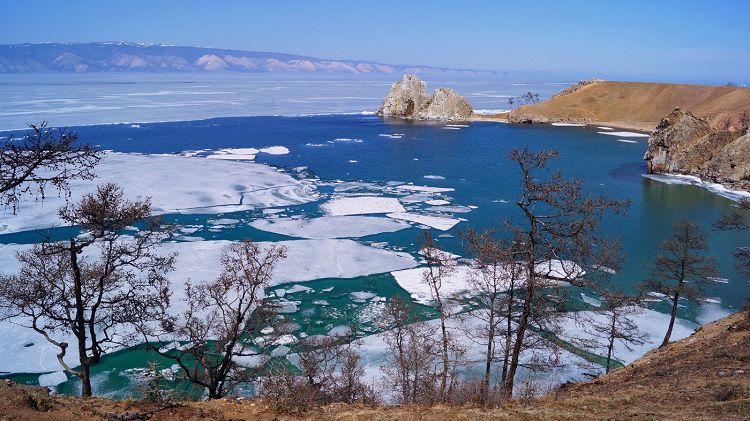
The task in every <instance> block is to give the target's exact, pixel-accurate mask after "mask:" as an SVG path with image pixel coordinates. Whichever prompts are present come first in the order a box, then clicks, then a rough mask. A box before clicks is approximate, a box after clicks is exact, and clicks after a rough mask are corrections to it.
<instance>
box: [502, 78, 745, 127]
mask: <svg viewBox="0 0 750 421" xmlns="http://www.w3.org/2000/svg"><path fill="white" fill-rule="evenodd" d="M675 107H680V108H682V109H685V110H688V111H690V112H692V113H693V114H695V115H696V116H698V117H705V118H706V119H708V120H709V121H710V122H711V124H712V126H714V127H716V128H729V127H730V126H733V127H739V120H740V118H741V117H740V116H741V115H742V113H743V112H747V113H748V114H750V89H748V88H740V87H731V86H708V85H684V84H671V83H645V82H596V83H592V84H589V85H586V86H583V87H581V88H580V89H578V90H576V91H575V92H572V93H569V94H564V95H558V96H556V97H553V98H552V99H550V100H548V101H544V102H540V103H538V104H530V105H524V106H522V107H519V108H518V109H516V110H513V111H512V112H511V113H510V114H509V115H507V118H508V119H509V120H510V121H517V122H521V121H524V120H532V121H534V122H553V121H572V122H585V123H595V124H600V125H606V126H614V127H621V128H628V129H636V130H645V131H651V130H653V129H654V127H656V125H657V124H658V123H659V121H660V120H661V119H662V117H664V116H666V115H667V114H668V113H669V112H671V111H672V110H673V109H674V108H675ZM500 117H502V116H500Z"/></svg>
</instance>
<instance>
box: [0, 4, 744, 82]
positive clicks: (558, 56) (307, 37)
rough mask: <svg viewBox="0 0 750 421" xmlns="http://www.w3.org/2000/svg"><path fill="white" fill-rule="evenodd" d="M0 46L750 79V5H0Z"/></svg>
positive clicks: (621, 76)
mask: <svg viewBox="0 0 750 421" xmlns="http://www.w3.org/2000/svg"><path fill="white" fill-rule="evenodd" d="M0 16H3V24H2V25H0V44H17V43H27V42H31V43H35V42H89V41H138V42H154V43H166V44H175V45H191V46H204V47H217V48H230V49H241V50H254V51H274V52H284V53H292V54H301V55H307V56H313V57H320V58H331V59H360V60H370V61H376V62H383V63H389V64H418V65H432V66H440V67H454V68H469V69H487V70H508V71H519V70H528V71H556V72H576V73H582V74H590V75H591V76H599V77H606V78H619V79H628V80H653V81H674V82H691V81H704V82H713V83H724V82H737V83H748V82H750V24H748V16H750V0H724V1H722V0H715V1H710V2H709V1H705V0H703V1H693V0H682V1H679V0H630V1H619V0H590V1H583V0H557V1H543V0H537V1H519V0H515V1H500V0H495V1H479V0H477V1H468V0H466V1H441V0H435V1H427V0H424V1H412V2H405V1H390V0H374V1H372V0H370V1H356V0H348V1H334V0H316V1H313V0H309V1H302V0H300V1H287V0H265V1H252V0H245V1H243V0H225V1H222V0H213V1H205V0H204V1H197V0H149V1H143V0H127V1H125V0H123V1H108V0H99V1H95V0H89V1H83V0H66V1H60V0H54V1H47V0H38V1H37V0H22V1H21V0H18V1H15V0H0Z"/></svg>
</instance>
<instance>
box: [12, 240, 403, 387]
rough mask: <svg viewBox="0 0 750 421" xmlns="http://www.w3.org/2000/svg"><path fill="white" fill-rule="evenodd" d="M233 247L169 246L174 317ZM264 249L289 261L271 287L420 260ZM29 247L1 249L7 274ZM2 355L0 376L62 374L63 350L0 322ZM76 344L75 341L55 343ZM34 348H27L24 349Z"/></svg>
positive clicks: (327, 245) (72, 360)
mask: <svg viewBox="0 0 750 421" xmlns="http://www.w3.org/2000/svg"><path fill="white" fill-rule="evenodd" d="M228 244H231V242H230V241H198V242H183V243H165V244H163V245H162V248H161V249H160V253H163V254H167V253H171V252H177V253H178V255H177V257H176V262H175V268H176V270H175V271H172V272H169V274H168V278H169V279H170V282H171V286H172V292H173V295H172V299H171V302H172V304H173V305H174V306H173V309H172V310H173V311H174V312H178V311H181V310H182V309H183V308H184V287H185V283H186V282H188V281H191V282H193V283H197V282H200V281H203V280H213V279H215V278H216V277H217V276H218V275H219V272H220V265H219V257H220V255H221V250H222V248H223V247H225V246H226V245H228ZM261 244H262V245H263V247H269V246H270V245H271V244H278V245H281V246H284V247H286V248H287V258H286V259H285V260H283V261H281V262H280V263H279V264H278V266H277V269H276V270H275V272H274V275H273V279H272V281H271V286H273V285H279V284H285V283H289V282H304V281H310V280H314V279H321V278H354V277H358V276H365V275H371V274H376V273H385V272H391V271H395V270H401V269H406V268H411V267H414V266H416V265H417V262H416V260H415V259H414V258H413V257H412V256H411V255H409V254H407V253H397V252H392V251H388V250H382V249H378V248H374V247H369V246H365V245H362V244H359V243H357V242H355V241H352V240H292V241H281V242H278V243H261ZM28 247H29V246H27V245H3V246H0V268H2V271H3V273H6V274H10V273H16V272H17V271H18V268H19V264H18V262H17V260H16V259H15V252H16V251H19V250H24V249H27V248H28ZM0 334H2V336H3V340H2V341H0V355H13V356H15V357H14V358H5V359H0V372H14V373H19V372H24V373H35V372H37V373H38V372H49V371H53V370H59V369H60V364H59V362H58V361H57V357H56V355H57V353H58V352H59V349H58V348H57V347H54V346H52V345H51V344H49V343H48V342H47V341H46V340H45V339H44V338H43V337H42V336H41V335H39V334H38V333H36V332H34V331H33V330H31V329H29V328H26V327H22V326H19V325H17V324H13V323H11V322H9V321H2V322H0ZM56 338H57V339H64V340H67V341H68V342H69V343H75V341H74V339H73V338H63V337H59V336H57V337H56ZM27 344H33V346H29V347H26V346H24V345H27ZM65 360H66V362H68V364H71V365H72V366H75V365H78V361H77V357H76V356H75V355H74V353H68V355H67V356H66V359H65Z"/></svg>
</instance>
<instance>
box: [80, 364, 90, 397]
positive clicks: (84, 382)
mask: <svg viewBox="0 0 750 421" xmlns="http://www.w3.org/2000/svg"><path fill="white" fill-rule="evenodd" d="M90 369H91V368H90V367H89V365H88V364H81V396H83V397H86V398H87V397H91V371H90Z"/></svg>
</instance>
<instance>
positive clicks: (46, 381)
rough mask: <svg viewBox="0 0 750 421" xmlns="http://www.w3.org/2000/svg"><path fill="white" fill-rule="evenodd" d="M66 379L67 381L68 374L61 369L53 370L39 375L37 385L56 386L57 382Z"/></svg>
mask: <svg viewBox="0 0 750 421" xmlns="http://www.w3.org/2000/svg"><path fill="white" fill-rule="evenodd" d="M66 381H68V376H66V375H65V373H63V372H62V371H55V372H52V373H47V374H42V375H41V376H39V386H42V387H49V386H57V385H58V384H60V383H65V382H66Z"/></svg>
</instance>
